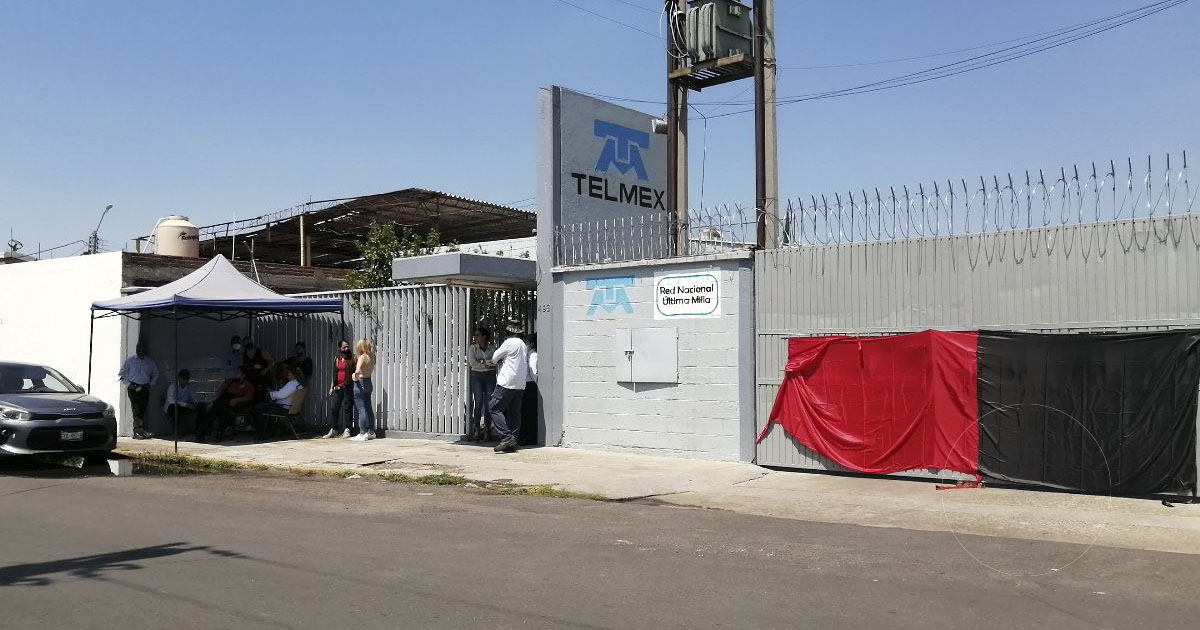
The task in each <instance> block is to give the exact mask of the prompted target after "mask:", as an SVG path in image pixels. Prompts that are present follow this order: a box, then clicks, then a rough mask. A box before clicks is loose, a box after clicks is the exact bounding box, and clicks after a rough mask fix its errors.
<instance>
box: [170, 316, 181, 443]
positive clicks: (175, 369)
mask: <svg viewBox="0 0 1200 630" xmlns="http://www.w3.org/2000/svg"><path fill="white" fill-rule="evenodd" d="M171 313H172V314H173V315H174V317H173V318H171V320H172V321H173V322H174V324H175V363H174V365H173V366H172V371H173V372H174V374H172V375H171V378H173V379H175V380H174V381H173V382H174V383H175V395H176V396H178V395H179V380H178V377H177V376H176V375H177V374H179V307H178V306H173V307H171ZM168 386H169V385H168ZM172 408H173V409H174V411H175V413H174V416H175V452H176V453H179V404H178V403H176V404H175V405H174V406H173V407H172Z"/></svg>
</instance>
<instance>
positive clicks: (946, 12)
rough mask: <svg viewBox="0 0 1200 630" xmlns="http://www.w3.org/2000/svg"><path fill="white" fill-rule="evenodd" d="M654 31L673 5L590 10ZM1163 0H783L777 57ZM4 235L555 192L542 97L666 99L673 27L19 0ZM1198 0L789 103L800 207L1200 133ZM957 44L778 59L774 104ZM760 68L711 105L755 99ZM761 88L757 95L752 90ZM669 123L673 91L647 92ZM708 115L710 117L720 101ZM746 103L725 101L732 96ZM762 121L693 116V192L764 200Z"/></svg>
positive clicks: (503, 9)
mask: <svg viewBox="0 0 1200 630" xmlns="http://www.w3.org/2000/svg"><path fill="white" fill-rule="evenodd" d="M572 1H573V2H574V3H575V4H579V5H581V6H585V7H587V8H589V9H591V10H593V11H596V12H598V13H603V14H605V15H607V16H610V17H612V18H614V19H617V20H620V21H623V22H627V23H629V24H631V25H635V26H637V27H638V28H641V29H644V30H648V31H652V32H657V31H658V28H659V25H658V23H659V19H658V16H657V15H656V14H655V13H654V12H653V9H655V8H656V7H658V6H659V3H658V2H657V0H626V2H628V3H630V4H635V5H640V6H642V7H645V8H647V9H652V10H651V11H645V10H639V9H637V8H634V7H631V6H628V5H626V4H625V3H622V2H619V1H617V0H572ZM1148 1H1149V0H1120V1H1118V0H1056V1H1054V2H1046V1H1044V0H1004V1H1003V2H1001V1H983V0H972V1H965V0H940V1H939V0H914V1H912V2H903V3H901V2H885V1H883V0H875V1H868V0H806V1H800V0H777V4H778V5H779V6H778V16H777V30H778V49H779V50H778V52H779V64H780V65H781V66H802V65H825V64H839V63H853V62H861V61H871V60H877V59H890V58H897V57H907V56H913V55H922V54H927V53H932V52H939V51H944V50H952V49H958V48H964V47H970V46H976V45H979V44H984V43H989V42H995V41H1001V40H1007V39H1012V38H1014V37H1019V36H1023V35H1027V34H1031V33H1036V32H1041V31H1045V30H1049V29H1053V28H1056V27H1059V26H1065V25H1070V24H1075V23H1078V22H1082V21H1085V20H1087V19H1089V18H1094V17H1101V16H1104V15H1108V14H1111V13H1116V12H1118V11H1123V10H1127V9H1132V8H1134V7H1136V6H1139V5H1140V4H1145V3H1146V2H1148ZM0 9H2V10H3V15H4V19H3V20H0V85H2V86H3V87H2V88H0V147H3V150H0V230H2V238H0V241H2V240H6V239H7V237H8V230H9V229H10V228H11V229H12V230H13V232H14V234H15V236H16V237H17V239H18V240H21V241H23V242H24V243H25V244H26V248H27V249H32V248H35V247H36V244H37V243H39V242H40V243H41V244H42V245H43V246H44V247H45V246H50V245H56V244H59V243H63V242H67V241H71V240H75V239H79V238H84V237H85V236H86V235H87V234H88V233H89V232H90V231H91V229H92V227H94V225H95V221H96V220H97V219H98V218H99V214H100V211H101V210H102V209H103V206H104V204H106V203H114V204H116V208H115V209H114V210H113V212H111V213H110V214H109V216H108V218H107V219H106V220H105V226H104V229H103V230H102V236H103V237H104V238H105V239H106V240H107V241H108V242H109V243H111V244H112V245H114V246H117V247H119V246H121V245H123V244H124V242H125V241H126V239H128V238H132V237H134V236H137V235H140V234H145V233H146V232H148V231H149V229H150V228H151V227H152V226H153V224H154V221H155V219H156V218H157V217H159V216H162V215H165V214H169V213H182V214H187V215H189V216H191V217H192V218H193V220H194V221H195V222H196V223H199V224H208V223H214V222H219V221H224V220H228V219H229V218H232V217H233V216H234V214H235V213H236V214H237V216H240V217H246V216H250V215H254V214H260V213H263V212H266V211H270V210H275V209H279V208H283V207H287V206H291V205H294V204H296V203H298V202H302V201H305V200H308V199H310V198H311V199H326V198H335V197H343V196H348V195H356V194H363V193H371V192H382V191H387V190H394V189H399V188H406V187H410V186H416V187H424V188H434V189H440V190H445V191H447V192H451V193H455V194H460V195H465V196H471V197H476V198H481V199H487V200H490V201H496V202H501V203H507V202H514V201H517V200H521V199H525V198H528V197H531V196H532V195H533V194H534V191H535V186H536V172H535V163H536V150H537V147H536V110H535V102H536V92H537V88H538V87H539V86H544V85H550V84H559V85H563V86H566V87H570V88H575V89H579V90H584V91H589V92H596V93H601V94H609V95H617V96H625V97H633V98H643V99H648V100H659V99H661V98H662V97H663V94H664V90H665V89H664V87H663V78H662V75H663V73H664V67H665V61H664V57H663V54H664V53H663V52H662V48H661V46H662V44H661V42H660V41H659V40H657V39H655V38H653V37H650V36H648V35H646V34H644V33H639V32H636V31H634V30H632V29H627V28H623V27H621V26H618V25H615V24H612V23H609V22H606V21H604V20H602V19H599V18H597V17H594V16H591V15H588V14H586V13H584V12H581V11H579V10H577V9H574V8H571V7H569V6H566V5H565V4H563V3H560V2H558V1H557V0H511V1H508V2H493V1H485V0H441V1H432V2H421V3H418V2H415V1H413V0H404V1H391V2H367V1H353V2H337V3H333V2H278V1H254V2H245V1H237V2H234V1H211V2H159V1H148V0H143V1H133V0H130V1H118V0H110V1H104V2H92V1H71V2H68V1H57V0H32V1H27V0H0ZM1196 24H1200V2H1190V3H1187V4H1185V5H1182V6H1180V7H1178V8H1175V9H1172V10H1170V11H1167V12H1164V13H1161V14H1159V15H1157V16H1154V17H1151V18H1148V19H1146V20H1142V21H1139V22H1136V23H1133V24H1131V25H1128V26H1125V27H1123V28H1120V29H1117V30H1114V31H1110V32H1108V33H1104V34H1101V35H1099V36H1096V37H1093V38H1090V39H1086V40H1083V41H1080V42H1077V43H1074V44H1070V45H1068V46H1064V47H1061V48H1058V49H1055V50H1053V51H1049V52H1046V53H1042V54H1039V55H1035V56H1032V57H1028V58H1026V59H1021V60H1017V61H1013V62H1011V63H1008V64H1004V65H1001V66H997V67H994V68H988V69H984V70H980V71H977V72H971V73H967V74H964V75H961V76H957V77H953V78H949V79H944V80H940V81H934V82H930V83H925V84H922V85H919V86H913V87H907V88H900V89H896V90H889V91H884V92H878V93H874V94H869V95H861V96H851V97H846V98H836V99H828V100H823V101H816V102H808V103H800V104H794V105H785V106H781V108H780V112H779V120H780V129H779V132H780V177H781V182H782V184H781V194H782V195H783V196H786V197H797V196H805V197H806V196H808V195H810V194H818V195H819V194H821V193H833V192H835V191H845V190H847V189H851V188H853V189H859V188H862V187H867V188H870V187H874V186H885V185H894V184H896V185H898V184H914V183H917V182H923V181H924V182H928V181H930V180H932V179H939V180H945V179H947V178H952V179H957V178H960V177H978V176H979V175H985V174H986V175H990V174H992V173H1004V172H1008V171H1018V170H1023V169H1026V168H1038V167H1048V168H1055V169H1057V167H1058V166H1060V165H1068V164H1070V163H1072V162H1079V163H1084V162H1090V161H1091V160H1107V159H1110V158H1115V159H1121V158H1124V157H1126V156H1130V155H1132V156H1142V159H1144V156H1145V155H1146V154H1148V153H1152V154H1155V155H1161V154H1163V153H1165V152H1173V153H1175V154H1176V155H1178V153H1179V152H1180V151H1181V150H1183V149H1189V148H1190V149H1193V150H1196V151H1197V152H1194V153H1193V156H1194V157H1193V159H1200V143H1198V142H1197V140H1198V139H1200V117H1198V116H1197V113H1196V112H1197V111H1200V110H1198V108H1197V103H1198V102H1200V99H1198V97H1200V70H1197V62H1198V61H1200V38H1198V37H1197V34H1196V28H1195V25H1196ZM952 59H954V57H939V58H934V59H925V60H918V61H912V62H907V63H901V64H893V65H876V66H864V67H858V68H839V69H829V70H819V71H801V70H786V71H782V72H781V75H780V81H779V93H780V95H781V96H784V95H789V94H800V93H807V92H812V91H818V90H823V89H830V88H838V87H845V86H848V85H854V84H857V83H860V82H867V81H870V80H875V79H878V78H884V77H890V76H894V75H898V74H903V73H905V72H911V71H914V70H919V69H922V68H925V67H929V66H933V65H937V64H939V63H944V62H947V61H950V60H952ZM747 86H748V83H746V82H743V83H739V84H733V85H730V86H722V87H720V88H714V89H712V90H706V91H705V92H704V93H703V94H700V95H696V96H695V97H694V99H695V100H697V101H701V102H707V103H717V102H723V101H725V100H729V99H733V100H744V99H747V98H749V95H750V93H749V91H748V89H747ZM743 90H747V91H745V92H743ZM635 107H638V108H640V109H644V110H646V111H650V112H651V113H660V110H661V108H660V107H658V106H655V105H637V106H635ZM701 109H702V110H704V111H711V110H712V108H711V107H702V108H701ZM733 109H737V108H735V107H727V108H724V109H721V110H717V113H720V112H723V111H731V110H733ZM752 128H753V121H752V118H751V116H749V115H741V116H731V117H726V118H721V119H717V120H713V121H712V122H710V123H709V126H708V132H707V134H704V133H703V126H702V124H701V122H700V121H699V120H698V119H695V120H694V121H693V123H692V144H693V162H692V176H693V177H692V187H693V193H692V201H693V202H694V203H695V202H698V201H699V187H700V157H701V155H700V152H701V147H702V146H704V145H705V144H707V153H708V160H707V168H706V171H707V174H706V177H705V182H704V188H705V196H704V201H705V204H706V205H712V204H714V203H721V202H730V203H733V202H748V201H752V199H753V195H754V181H753V176H752V175H753V154H752V140H751V138H752V136H751V133H752Z"/></svg>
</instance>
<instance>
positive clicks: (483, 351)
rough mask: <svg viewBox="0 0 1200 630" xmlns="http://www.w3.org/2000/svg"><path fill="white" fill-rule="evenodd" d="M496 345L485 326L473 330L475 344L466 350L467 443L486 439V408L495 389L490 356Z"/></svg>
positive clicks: (493, 352) (490, 332)
mask: <svg viewBox="0 0 1200 630" xmlns="http://www.w3.org/2000/svg"><path fill="white" fill-rule="evenodd" d="M495 353H496V345H495V344H493V343H492V331H490V330H488V329H487V327H485V326H477V327H476V328H475V343H473V344H471V347H470V348H468V349H467V365H468V366H469V368H470V372H471V381H470V385H471V415H470V417H469V418H468V426H467V441H469V442H482V441H483V440H485V439H487V434H488V430H487V426H488V420H487V406H488V399H489V398H491V397H492V390H493V389H495V388H496V364H495V363H492V355H493V354H495Z"/></svg>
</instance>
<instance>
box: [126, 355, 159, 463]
mask: <svg viewBox="0 0 1200 630" xmlns="http://www.w3.org/2000/svg"><path fill="white" fill-rule="evenodd" d="M117 375H118V377H119V378H120V379H121V384H122V385H124V386H125V391H126V392H127V393H128V394H129V406H130V407H131V408H132V411H133V437H134V439H138V440H144V439H146V438H148V437H150V432H149V431H146V407H148V406H149V405H150V388H152V387H154V385H155V383H157V382H158V366H157V365H156V364H155V363H154V359H151V358H150V350H149V348H147V347H146V344H145V343H143V342H139V343H138V344H137V351H136V353H135V354H134V356H131V357H129V358H128V359H125V363H124V364H122V365H121V371H120V372H118V373H117Z"/></svg>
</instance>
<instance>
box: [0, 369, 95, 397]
mask: <svg viewBox="0 0 1200 630" xmlns="http://www.w3.org/2000/svg"><path fill="white" fill-rule="evenodd" d="M78 391H79V387H78V386H76V385H75V384H74V383H72V382H71V381H70V380H68V379H67V377H65V376H63V375H62V374H59V373H58V372H56V371H54V370H52V369H50V368H48V367H42V366H40V365H13V364H4V363H0V394H74V393H76V392H78Z"/></svg>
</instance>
